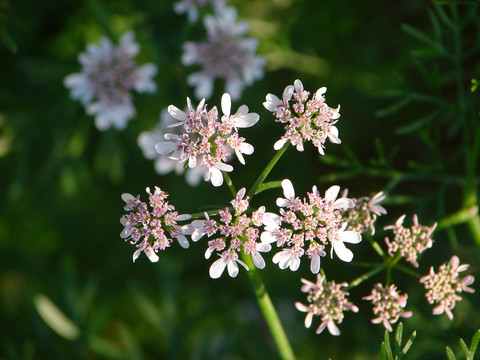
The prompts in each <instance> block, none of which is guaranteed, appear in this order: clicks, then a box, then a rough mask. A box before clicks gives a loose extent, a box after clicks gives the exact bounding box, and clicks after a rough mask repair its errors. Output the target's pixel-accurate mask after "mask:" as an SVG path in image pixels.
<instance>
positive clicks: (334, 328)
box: [327, 320, 340, 336]
mask: <svg viewBox="0 0 480 360" xmlns="http://www.w3.org/2000/svg"><path fill="white" fill-rule="evenodd" d="M327 328H328V331H329V332H330V334H332V335H334V336H339V335H340V330H339V329H338V327H337V325H335V322H333V320H332V321H329V322H328V324H327Z"/></svg>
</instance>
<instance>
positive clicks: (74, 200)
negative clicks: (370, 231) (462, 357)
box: [0, 0, 480, 359]
mask: <svg viewBox="0 0 480 360" xmlns="http://www.w3.org/2000/svg"><path fill="white" fill-rule="evenodd" d="M172 4H173V2H170V1H153V0H139V1H134V0H114V1H113V0H112V1H100V0H74V1H68V2H58V1H52V0H45V1H27V0H10V1H9V0H0V39H1V40H2V44H1V46H0V64H1V76H0V359H61V358H71V359H103V358H112V359H267V358H276V357H277V353H276V350H275V348H274V345H273V342H272V339H271V337H270V335H269V333H268V329H267V327H266V324H265V322H264V320H263V318H262V314H261V313H260V311H259V309H258V307H257V304H256V302H255V298H254V296H253V293H252V291H251V288H250V284H249V282H248V278H247V276H246V274H245V272H244V271H240V274H239V276H238V277H237V278H235V279H231V278H229V277H228V276H226V274H224V276H223V277H222V278H221V279H219V280H212V279H210V278H209V277H208V268H209V266H210V261H205V259H204V257H203V254H204V250H205V243H204V242H203V243H202V242H200V243H196V244H192V245H191V247H190V249H188V251H187V250H184V249H181V248H180V247H178V246H173V247H172V248H170V249H168V250H167V251H165V252H164V253H162V254H160V261H159V262H158V263H156V264H151V263H149V262H148V260H147V259H146V257H145V256H142V257H141V258H140V259H139V260H138V261H137V263H135V264H133V263H132V261H131V256H132V253H133V251H134V247H133V246H131V245H129V244H128V243H125V242H124V241H123V240H122V239H121V238H120V237H119V234H120V231H121V230H122V226H121V225H120V222H119V219H120V217H121V216H122V215H123V213H124V211H123V201H122V200H121V198H120V195H121V194H122V193H123V192H129V193H132V194H141V195H142V198H143V199H145V197H144V195H145V192H144V191H145V187H146V186H150V187H153V186H155V185H157V186H160V187H161V188H162V190H165V191H167V192H168V193H170V200H171V202H172V203H173V204H174V205H175V206H176V208H177V209H178V210H179V211H180V212H181V213H189V212H190V213H191V212H197V211H199V209H200V208H201V207H202V206H205V205H220V206H222V205H224V204H226V203H227V202H228V201H229V200H230V195H229V191H228V189H226V188H213V187H212V186H211V184H209V183H203V182H202V183H201V184H200V185H199V186H198V187H196V188H191V187H189V186H188V185H187V184H186V182H185V180H184V178H183V177H177V176H175V175H173V174H171V175H167V176H159V175H157V174H156V173H155V172H154V170H153V163H152V162H151V161H149V160H147V159H145V158H144V157H143V155H142V152H141V149H140V148H139V147H138V146H137V137H138V135H139V133H140V132H142V131H146V130H150V129H151V128H152V127H153V126H154V125H155V124H156V123H157V122H158V119H159V113H160V111H161V110H162V109H163V108H165V107H167V106H168V105H170V104H175V105H176V106H177V107H183V106H184V104H185V98H186V96H190V97H192V98H193V89H191V88H189V87H188V85H186V82H185V78H186V76H187V75H188V74H189V73H191V72H192V70H193V69H191V68H184V67H183V66H182V64H181V62H180V57H181V54H182V44H183V43H184V42H185V41H192V40H197V41H198V40H201V39H202V38H203V37H204V33H202V31H203V30H202V26H201V23H197V24H195V25H193V26H192V25H189V24H188V22H187V20H186V16H184V15H178V14H175V13H174V12H173V7H172ZM451 4H452V2H449V4H446V5H438V4H437V3H431V2H427V1H417V0H406V1H385V0H372V1H369V2H368V4H366V3H365V2H363V1H350V2H339V1H333V0H325V1H308V0H274V1H266V0H260V1H246V0H244V1H240V0H237V1H229V2H228V5H231V6H235V7H236V8H237V9H238V13H239V18H241V19H245V20H248V21H250V25H251V27H250V36H253V37H257V38H258V39H259V40H260V45H259V50H258V52H259V53H260V54H262V55H264V56H265V57H266V59H267V65H266V73H265V77H264V78H263V80H261V81H258V82H256V83H255V84H253V85H252V86H250V87H248V88H247V89H245V91H244V92H243V96H242V99H241V101H239V102H237V103H235V104H234V109H236V108H237V107H238V106H240V105H242V104H247V105H248V106H249V108H250V110H251V111H254V112H257V113H259V114H260V122H259V123H258V124H257V125H256V126H255V127H254V128H251V129H246V130H245V131H244V132H242V135H243V136H245V137H246V138H247V140H248V142H250V143H251V144H253V145H254V146H255V154H254V155H252V156H248V157H246V165H245V166H241V165H240V164H238V163H236V164H234V167H235V171H234V173H233V174H232V179H233V181H234V183H235V185H236V186H237V187H238V188H239V187H242V186H246V187H247V188H248V187H249V186H251V184H252V183H253V179H254V178H256V176H257V175H258V174H259V173H260V171H261V170H262V169H263V167H264V166H265V165H266V164H267V162H268V161H269V159H270V158H271V157H272V156H273V154H274V151H273V143H274V142H275V141H276V140H277V139H278V138H279V137H280V136H281V133H282V128H281V126H280V125H279V124H275V123H274V122H273V117H272V115H271V114H270V113H269V112H268V111H267V110H265V109H264V108H263V106H262V102H263V101H264V99H265V95H266V94H267V93H274V94H276V95H278V96H280V95H281V93H282V91H283V89H284V87H285V86H287V85H288V84H292V83H293V81H294V80H295V79H297V78H298V79H301V80H302V81H303V83H304V86H305V88H306V89H307V90H310V91H312V92H313V91H315V90H316V89H317V88H319V87H322V86H327V88H328V92H327V94H326V98H327V102H328V104H329V105H330V106H332V107H336V106H337V104H341V118H340V121H339V123H338V128H339V131H340V138H341V140H342V144H341V145H335V144H330V143H328V144H327V149H326V154H327V155H326V156H325V157H323V158H321V159H320V158H319V156H318V153H317V152H316V151H315V150H314V149H313V147H312V146H306V151H305V152H304V153H298V152H296V151H294V150H293V149H289V151H287V153H286V154H285V155H284V157H283V158H282V159H281V160H280V162H279V164H278V165H277V167H276V168H275V169H274V171H273V172H272V174H271V175H270V177H269V178H268V180H281V179H283V178H286V177H288V178H290V179H291V180H292V182H293V183H294V184H295V189H296V192H297V194H298V195H302V194H305V192H306V191H308V190H310V189H311V186H312V185H314V184H316V185H317V186H318V187H319V189H320V191H322V190H324V189H326V188H328V187H329V186H330V185H332V184H334V183H336V184H339V185H341V186H342V188H343V187H348V189H349V195H350V196H353V197H361V196H364V195H371V194H372V193H376V192H378V191H380V190H385V191H386V192H387V193H388V195H389V198H388V200H387V201H386V203H385V207H386V208H387V210H388V211H389V214H388V215H386V216H385V217H383V218H381V219H379V221H378V223H379V225H378V229H377V236H376V239H377V241H378V242H379V243H381V244H382V245H383V240H382V239H383V237H384V236H385V234H384V232H383V231H382V230H381V229H382V227H383V226H386V225H389V224H392V223H394V222H395V220H396V219H397V218H398V216H400V215H401V214H403V213H406V214H408V215H407V219H408V221H410V219H411V216H412V215H413V214H414V213H418V214H419V219H420V222H422V223H424V224H426V225H431V224H432V223H433V222H435V221H438V220H439V219H442V218H445V217H447V216H448V215H449V214H452V213H455V212H457V211H458V210H460V209H462V207H463V206H464V205H465V204H464V203H463V202H462V197H463V193H462V191H463V189H464V186H465V171H466V170H465V168H466V165H465V161H464V160H465V159H467V158H468V154H469V146H470V144H471V143H473V141H474V138H475V135H474V134H475V132H474V130H475V129H477V128H478V119H479V117H478V110H479V94H478V91H477V92H476V93H473V94H472V93H470V90H469V87H470V80H471V79H473V78H477V79H478V78H479V77H480V76H479V59H480V56H479V54H480V53H479V51H478V46H479V44H480V40H479V34H480V24H479V22H480V17H479V15H480V14H479V12H478V2H475V1H471V2H460V3H455V4H453V5H451ZM442 13H443V14H447V16H451V18H452V19H457V20H458V24H460V23H461V24H462V26H460V25H458V24H457V23H456V24H457V25H458V26H456V27H454V28H451V27H449V26H448V25H446V24H445V23H444V22H443V20H442V16H443V15H442ZM405 24H408V25H405ZM130 29H133V30H134V31H135V33H136V38H137V41H138V42H139V43H140V45H141V51H140V54H139V55H138V57H137V58H136V60H137V61H138V62H139V63H145V62H153V63H155V64H156V65H157V66H158V69H159V72H158V74H157V76H156V77H155V79H154V80H155V82H156V83H157V85H158V90H157V92H156V93H155V94H152V95H138V94H136V95H135V97H134V104H135V107H136V109H137V117H136V118H135V119H134V120H133V121H131V122H130V123H129V125H128V127H127V129H126V130H125V131H123V132H118V131H115V130H109V131H106V132H99V131H98V130H97V129H96V128H95V126H94V122H93V118H91V117H89V116H87V115H86V114H85V111H84V109H83V107H81V106H80V104H79V103H78V102H76V101H73V100H72V99H71V98H70V97H69V93H68V91H67V89H66V88H65V87H64V86H63V79H64V77H65V76H66V75H68V74H70V73H73V72H78V71H79V70H80V65H79V63H78V61H77V55H78V54H79V53H80V52H83V51H84V49H85V47H86V45H87V44H88V43H90V42H98V39H99V37H100V36H111V37H112V40H114V41H116V40H117V39H118V38H119V36H120V35H121V34H123V33H124V32H125V31H127V30H130ZM420 31H421V32H422V33H420ZM422 34H424V35H425V34H426V35H427V38H425V37H423V38H422V36H424V35H422ZM428 39H430V40H431V39H435V41H433V40H432V41H428ZM438 43H441V44H443V45H442V46H444V47H445V49H448V51H452V52H454V51H455V49H456V46H460V47H461V49H463V50H464V51H465V53H467V52H470V53H469V56H468V57H465V59H462V60H461V61H460V62H458V61H456V60H455V58H452V57H451V56H447V55H445V52H444V51H443V50H442V49H443V48H442V46H438ZM436 44H437V45H436ZM215 89H216V90H215V94H214V96H213V97H212V98H211V99H209V100H208V101H207V103H208V104H209V106H210V107H211V106H214V105H217V106H218V105H219V104H220V97H221V94H222V92H223V90H222V84H221V82H218V83H217V84H216V87H215ZM462 91H463V93H462ZM461 93H462V96H460V95H461ZM460 97H461V99H460ZM459 99H460V100H459ZM197 101H198V99H197V100H195V101H194V102H195V103H196V102H197ZM460 107H461V110H458V109H459V108H460ZM461 117H463V118H465V119H466V120H465V121H464V122H461V121H460V118H461ZM468 133H470V136H471V137H470V138H466V136H467V135H466V134H468ZM265 134H268V135H269V136H270V134H272V137H271V138H270V137H268V138H267V137H266V136H265ZM477 170H478V166H477ZM474 186H476V187H477V188H478V178H476V180H475V185H474ZM280 195H281V191H280V190H272V191H270V192H265V193H262V195H259V196H258V197H256V198H255V201H254V204H253V205H254V206H259V205H260V204H265V205H267V208H268V209H269V210H270V211H275V207H274V201H275V198H276V197H278V196H280ZM434 239H435V240H436V244H435V245H434V247H433V249H431V250H429V251H428V252H427V253H426V254H425V255H424V256H423V258H422V260H423V261H421V262H420V263H421V266H420V268H419V272H420V273H421V274H426V273H427V272H428V269H429V267H430V266H431V265H434V266H435V267H438V265H439V264H441V263H442V262H445V261H447V260H449V259H450V257H451V255H452V254H454V253H455V254H458V255H459V257H460V259H461V262H462V263H469V264H471V267H470V269H469V273H471V274H474V275H476V276H477V278H478V274H479V267H478V264H479V261H478V260H479V250H478V249H479V246H476V245H475V243H474V241H473V238H472V235H471V233H470V232H469V228H468V227H467V226H466V225H465V224H463V223H460V224H458V226H455V227H450V226H448V224H447V225H445V226H444V227H443V228H440V229H439V230H438V231H437V232H436V233H435V235H434ZM175 245H176V244H175ZM363 245H364V246H362V245H356V246H355V247H354V248H353V249H352V250H353V251H354V253H355V259H360V260H359V261H368V260H375V257H374V256H373V255H374V254H372V250H371V249H370V248H369V247H368V246H367V244H366V243H365V244H363ZM271 255H273V254H269V255H268V256H267V257H268V258H269V259H270V257H271ZM322 267H324V269H325V271H326V273H327V276H328V277H329V278H330V279H334V280H336V281H337V282H341V281H351V280H352V279H353V278H354V277H356V276H358V275H360V274H361V271H362V270H363V269H361V268H358V267H355V264H354V263H353V264H351V265H350V264H349V265H345V264H338V261H335V262H334V261H331V260H330V259H329V258H328V257H327V258H325V259H324V260H323V262H322ZM352 274H353V276H352ZM262 276H263V277H264V279H265V282H266V284H267V287H268V290H269V291H270V294H271V297H272V299H273V302H274V304H275V305H276V306H277V310H278V312H279V315H280V317H281V319H282V321H283V322H284V326H285V328H286V332H287V335H288V336H289V338H290V339H291V342H292V346H293V348H294V351H295V352H296V354H297V356H298V358H299V359H313V358H315V359H327V358H332V359H347V358H348V359H375V358H378V353H379V348H380V343H381V341H382V338H383V328H382V327H380V326H378V325H373V324H371V323H370V318H371V310H370V308H369V305H368V304H367V303H366V302H365V301H362V300H361V297H362V296H365V295H367V294H369V292H370V289H371V286H373V282H371V283H370V284H368V285H365V286H364V285H363V284H362V285H361V286H360V287H358V288H355V289H353V290H352V291H351V296H352V301H353V302H354V303H355V304H356V305H357V306H359V308H360V312H359V313H358V314H352V313H347V314H346V317H345V320H344V322H343V323H342V324H341V326H340V330H341V332H342V335H341V336H340V337H333V336H331V335H330V334H328V333H326V332H325V333H322V334H321V335H315V333H314V329H315V328H313V326H315V325H317V324H318V323H314V325H313V326H312V329H305V328H304V326H303V320H304V314H302V313H299V312H298V311H297V310H296V309H295V307H294V305H293V304H294V302H295V301H304V295H303V293H301V292H300V278H301V277H305V278H307V279H309V280H313V279H314V277H313V276H312V274H309V271H308V266H305V264H303V266H302V267H301V269H300V270H299V271H298V272H296V273H291V272H289V271H282V270H279V269H278V267H277V266H275V265H274V264H272V263H271V262H267V269H266V270H265V271H263V272H262ZM394 279H395V281H396V283H397V284H398V285H399V287H400V289H402V291H404V292H408V294H409V303H408V307H407V308H409V309H411V310H413V311H414V316H413V317H412V318H410V319H405V320H404V321H403V322H404V325H405V332H406V334H410V333H411V332H412V331H413V330H417V340H416V342H415V344H414V346H413V348H412V350H410V352H409V355H410V358H412V359H439V358H445V350H444V349H445V346H446V345H448V346H450V347H452V348H453V349H454V350H455V351H458V339H459V338H460V337H463V338H464V339H470V338H471V336H472V335H473V332H474V331H475V330H476V329H478V328H479V327H480V312H479V309H480V304H479V299H478V295H477V294H473V295H468V296H466V297H465V299H464V300H463V301H462V302H461V303H459V304H458V305H457V307H456V309H455V311H454V314H455V318H454V320H453V321H452V322H450V321H448V319H447V317H446V316H445V315H442V316H433V315H432V314H431V309H432V307H431V306H430V305H428V304H427V303H426V301H425V300H424V293H423V290H422V289H421V288H420V286H419V285H418V284H415V282H416V280H415V279H414V278H411V277H406V276H405V275H404V274H403V273H400V272H398V273H394ZM383 280H384V278H383V275H380V276H378V277H376V278H374V279H373V281H376V282H379V281H383ZM412 280H413V281H412ZM477 281H478V280H477ZM474 287H476V284H474ZM39 294H43V295H45V296H47V297H48V298H49V299H50V300H51V301H52V302H53V303H54V304H55V306H57V307H58V308H59V309H61V311H62V312H63V313H64V314H65V315H66V316H67V317H68V318H69V319H70V320H71V321H72V322H73V323H74V324H75V326H76V327H78V329H79V331H80V332H79V336H75V338H74V339H73V340H71V339H67V338H65V337H62V336H60V335H59V334H58V333H57V332H55V331H53V330H52V328H51V327H49V326H48V325H47V324H46V323H45V321H44V320H43V319H42V318H41V317H40V316H39V314H38V312H37V310H36V308H35V306H34V299H35V298H36V297H37V296H38V295H39ZM37 299H38V298H37Z"/></svg>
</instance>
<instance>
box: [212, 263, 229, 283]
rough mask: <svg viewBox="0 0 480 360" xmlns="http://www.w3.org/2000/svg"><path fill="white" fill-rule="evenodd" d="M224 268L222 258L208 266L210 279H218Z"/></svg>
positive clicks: (225, 264)
mask: <svg viewBox="0 0 480 360" xmlns="http://www.w3.org/2000/svg"><path fill="white" fill-rule="evenodd" d="M226 266H227V263H226V262H225V261H224V260H223V258H220V259H218V260H216V261H215V262H214V263H213V264H212V265H211V266H210V269H209V274H210V277H211V278H212V279H218V278H219V277H220V276H222V274H223V271H224V270H225V267H226Z"/></svg>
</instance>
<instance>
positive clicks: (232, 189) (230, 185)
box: [222, 171, 237, 198]
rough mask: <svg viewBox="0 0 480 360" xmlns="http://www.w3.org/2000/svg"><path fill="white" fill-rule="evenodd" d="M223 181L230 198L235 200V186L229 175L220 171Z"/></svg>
mask: <svg viewBox="0 0 480 360" xmlns="http://www.w3.org/2000/svg"><path fill="white" fill-rule="evenodd" d="M222 175H223V179H224V180H225V184H227V186H228V189H229V190H230V193H231V194H232V196H233V197H234V198H235V196H237V190H236V189H235V186H234V185H233V182H232V179H231V178H230V175H228V173H227V172H225V171H222Z"/></svg>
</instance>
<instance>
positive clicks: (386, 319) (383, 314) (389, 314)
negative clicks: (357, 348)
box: [363, 283, 412, 332]
mask: <svg viewBox="0 0 480 360" xmlns="http://www.w3.org/2000/svg"><path fill="white" fill-rule="evenodd" d="M407 298H408V295H407V294H404V295H400V294H399V292H398V291H397V287H396V286H395V285H393V284H392V285H390V286H389V287H386V288H385V287H383V285H382V284H380V283H378V284H376V285H375V286H374V287H373V289H372V293H371V294H370V295H369V296H365V297H364V298H363V299H364V300H370V301H371V302H372V305H373V313H374V314H375V315H376V316H377V317H376V318H374V319H373V320H372V323H374V324H380V323H382V324H383V326H385V328H386V329H387V330H388V331H390V332H391V331H392V325H391V324H395V323H396V322H397V320H398V319H399V318H400V317H405V318H407V317H410V316H412V312H411V311H405V310H404V308H405V306H406V305H407Z"/></svg>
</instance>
